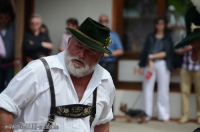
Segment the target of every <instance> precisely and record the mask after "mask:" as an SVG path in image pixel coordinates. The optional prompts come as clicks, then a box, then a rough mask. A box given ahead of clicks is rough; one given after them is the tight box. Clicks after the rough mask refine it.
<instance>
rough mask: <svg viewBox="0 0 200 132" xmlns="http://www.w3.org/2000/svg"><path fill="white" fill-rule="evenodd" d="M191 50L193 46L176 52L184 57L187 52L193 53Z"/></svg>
mask: <svg viewBox="0 0 200 132" xmlns="http://www.w3.org/2000/svg"><path fill="white" fill-rule="evenodd" d="M191 50H192V46H191V45H188V46H185V47H184V48H182V49H179V50H176V52H175V53H176V54H178V55H183V54H184V53H185V52H188V51H191Z"/></svg>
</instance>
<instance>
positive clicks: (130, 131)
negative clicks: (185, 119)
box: [110, 119, 200, 132]
mask: <svg viewBox="0 0 200 132" xmlns="http://www.w3.org/2000/svg"><path fill="white" fill-rule="evenodd" d="M197 127H198V125H197V124H196V123H187V124H184V125H179V124H178V123H177V122H170V123H167V124H166V123H162V122H158V121H151V122H148V123H147V124H137V123H136V122H132V123H126V122H125V119H116V121H112V122H111V123H110V132H193V130H194V129H196V128H197ZM199 127H200V126H199Z"/></svg>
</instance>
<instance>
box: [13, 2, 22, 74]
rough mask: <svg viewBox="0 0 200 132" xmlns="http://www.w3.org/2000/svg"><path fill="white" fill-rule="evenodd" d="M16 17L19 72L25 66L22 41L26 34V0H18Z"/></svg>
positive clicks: (17, 66) (16, 50) (16, 68)
mask: <svg viewBox="0 0 200 132" xmlns="http://www.w3.org/2000/svg"><path fill="white" fill-rule="evenodd" d="M15 6H16V15H15V16H16V17H15V71H14V74H17V73H18V72H19V71H20V70H21V69H22V67H23V63H22V43H23V36H24V7H25V0H16V5H15Z"/></svg>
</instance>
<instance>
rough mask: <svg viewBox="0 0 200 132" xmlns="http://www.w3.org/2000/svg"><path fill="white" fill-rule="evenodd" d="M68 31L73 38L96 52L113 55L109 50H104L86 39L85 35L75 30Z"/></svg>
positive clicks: (69, 29)
mask: <svg viewBox="0 0 200 132" xmlns="http://www.w3.org/2000/svg"><path fill="white" fill-rule="evenodd" d="M66 29H67V30H68V31H69V32H70V33H71V34H72V36H74V37H75V38H76V39H77V40H78V41H80V42H81V43H83V44H84V45H86V46H88V47H90V48H92V49H94V50H97V51H99V52H102V53H106V54H108V55H109V56H111V55H112V52H111V51H110V50H109V49H108V48H104V47H102V46H101V45H99V44H97V43H95V42H93V41H91V40H89V39H88V38H86V37H84V36H83V35H81V34H80V33H78V32H77V31H76V30H74V29H71V28H66Z"/></svg>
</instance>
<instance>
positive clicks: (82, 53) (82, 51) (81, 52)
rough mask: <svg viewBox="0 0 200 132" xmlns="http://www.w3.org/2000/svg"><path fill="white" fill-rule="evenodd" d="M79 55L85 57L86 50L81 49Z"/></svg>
mask: <svg viewBox="0 0 200 132" xmlns="http://www.w3.org/2000/svg"><path fill="white" fill-rule="evenodd" d="M78 56H79V57H81V58H83V57H84V50H83V49H82V50H80V51H79V53H78Z"/></svg>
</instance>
